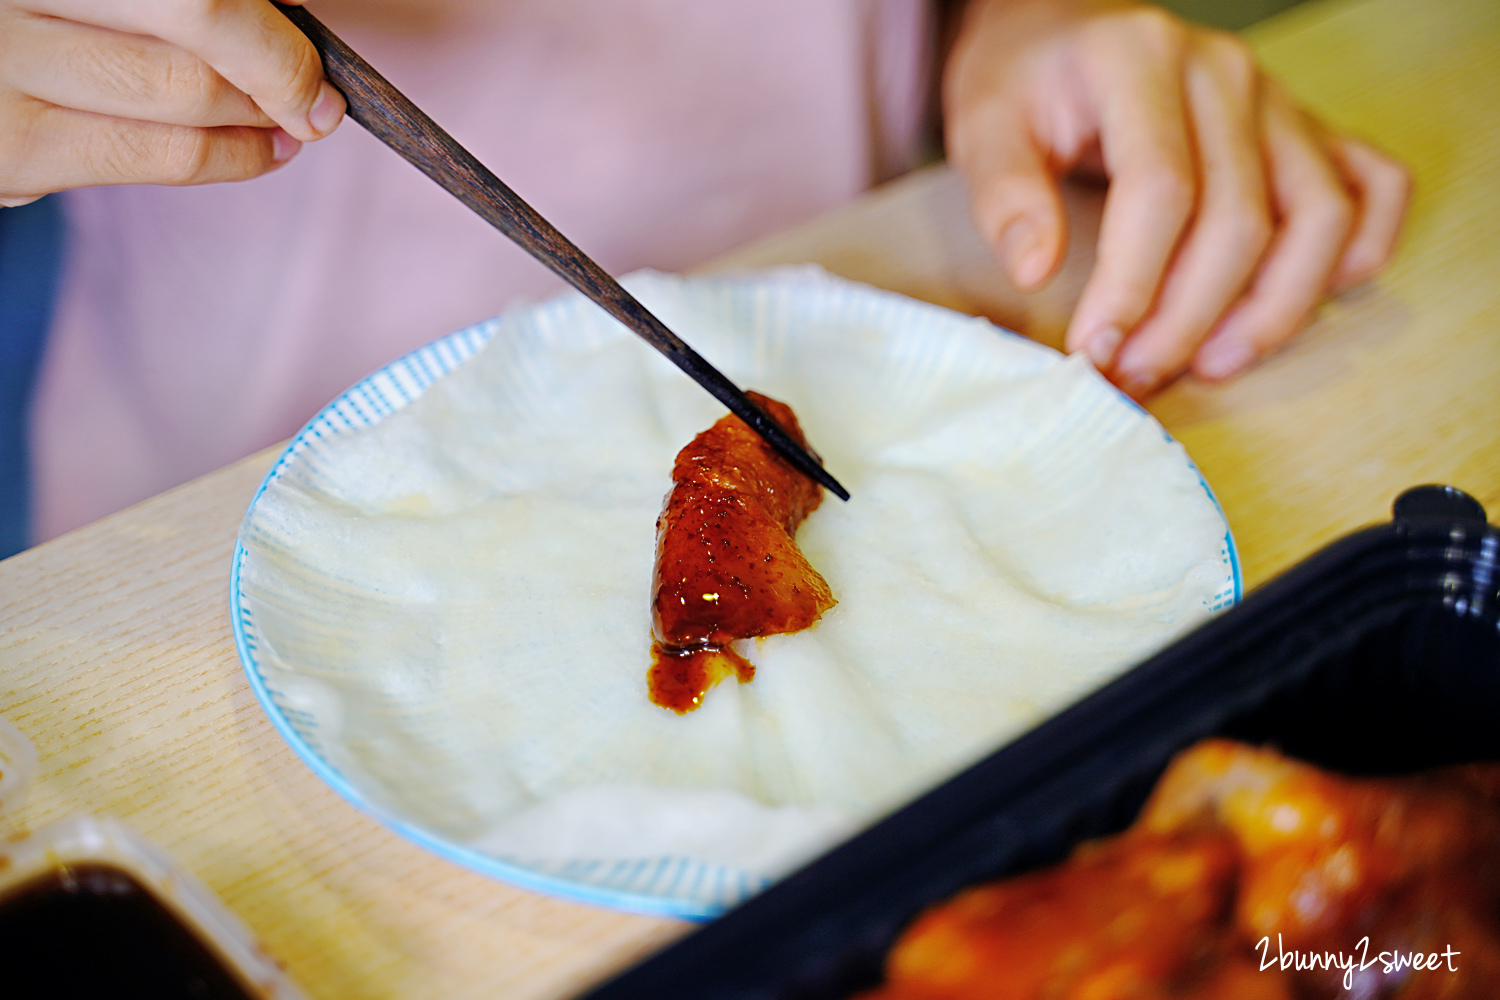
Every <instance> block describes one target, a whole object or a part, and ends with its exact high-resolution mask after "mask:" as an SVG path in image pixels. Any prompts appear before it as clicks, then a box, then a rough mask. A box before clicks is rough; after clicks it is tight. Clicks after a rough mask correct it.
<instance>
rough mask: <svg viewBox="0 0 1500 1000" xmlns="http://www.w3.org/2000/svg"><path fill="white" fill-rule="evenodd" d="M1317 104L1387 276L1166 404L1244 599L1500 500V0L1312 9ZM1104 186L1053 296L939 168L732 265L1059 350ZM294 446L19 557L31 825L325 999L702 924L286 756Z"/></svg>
mask: <svg viewBox="0 0 1500 1000" xmlns="http://www.w3.org/2000/svg"><path fill="white" fill-rule="evenodd" d="M1250 38H1251V40H1252V42H1253V43H1254V45H1255V47H1256V49H1257V50H1258V52H1259V53H1260V54H1261V56H1262V58H1263V59H1264V60H1265V62H1266V64H1267V65H1268V66H1269V67H1270V68H1271V69H1272V70H1273V71H1274V72H1276V73H1277V74H1278V75H1279V76H1280V77H1281V78H1282V79H1283V80H1284V81H1286V83H1287V84H1288V86H1289V87H1290V88H1291V90H1292V91H1293V92H1294V93H1296V94H1297V95H1298V96H1299V97H1300V98H1301V99H1302V100H1303V101H1304V102H1305V103H1307V104H1308V105H1309V106H1310V107H1312V108H1314V109H1315V110H1317V111H1318V112H1319V113H1320V114H1323V115H1325V116H1327V117H1328V118H1330V119H1331V120H1332V121H1334V122H1336V123H1337V124H1339V125H1340V126H1342V127H1346V128H1349V129H1352V130H1355V131H1357V132H1360V133H1362V134H1364V135H1366V136H1368V137H1370V138H1372V139H1374V140H1375V141H1377V142H1378V143H1379V144H1380V145H1382V146H1384V147H1385V148H1387V149H1389V150H1391V151H1392V152H1394V153H1396V154H1397V155H1398V156H1400V157H1402V158H1403V159H1404V160H1406V161H1407V162H1408V163H1409V164H1411V165H1412V167H1413V168H1414V170H1415V173H1416V178H1417V185H1418V187H1417V191H1418V193H1417V198H1416V202H1415V204H1414V206H1413V210H1412V215H1411V220H1410V227H1409V232H1408V235H1407V237H1406V241H1405V243H1404V245H1403V248H1402V250H1401V252H1400V255H1399V257H1398V259H1397V261H1396V262H1395V264H1394V265H1393V266H1392V268H1391V269H1390V270H1389V271H1388V272H1387V273H1386V274H1385V275H1384V276H1383V277H1382V278H1381V279H1380V280H1379V281H1377V282H1376V283H1374V284H1373V285H1370V286H1368V287H1365V288H1362V289H1359V290H1356V291H1354V292H1352V293H1350V294H1348V295H1346V296H1344V297H1342V298H1341V299H1340V300H1338V301H1336V302H1334V303H1332V304H1331V305H1330V306H1329V307H1328V308H1327V309H1326V310H1325V312H1324V314H1323V316H1322V317H1321V318H1320V319H1319V320H1318V321H1317V323H1315V324H1314V326H1313V327H1312V328H1311V329H1310V330H1308V331H1307V333H1306V334H1305V335H1304V336H1303V337H1302V338H1300V339H1299V340H1298V341H1297V342H1296V344H1295V345H1294V346H1293V347H1292V348H1290V349H1289V350H1288V351H1286V352H1284V353H1283V354H1282V355H1280V356H1278V357H1276V358H1274V359H1272V360H1271V361H1270V362H1268V363H1267V364H1266V365H1264V366H1263V367H1262V368H1260V369H1258V370H1257V371H1255V372H1252V373H1251V374H1249V375H1248V376H1246V377H1244V378H1242V379H1240V380H1239V381H1237V382H1235V383H1232V384H1230V385H1227V386H1223V387H1219V388H1208V387H1204V386H1199V385H1195V384H1192V383H1185V384H1182V385H1179V386H1177V387H1175V388H1173V389H1171V390H1169V391H1168V392H1166V393H1164V394H1163V395H1162V396H1161V397H1160V398H1159V399H1158V400H1156V401H1155V402H1153V403H1152V404H1151V407H1150V408H1151V410H1152V411H1153V412H1154V413H1155V414H1156V415H1157V416H1158V417H1159V418H1160V419H1161V420H1162V421H1163V423H1164V424H1165V425H1166V426H1167V428H1168V429H1169V430H1170V431H1171V432H1172V433H1173V434H1174V435H1176V436H1177V437H1178V438H1179V439H1180V440H1181V441H1183V442H1184V444H1185V445H1186V446H1187V448H1188V450H1189V452H1190V454H1191V455H1192V456H1193V458H1194V460H1195V461H1196V462H1197V463H1198V464H1199V466H1200V467H1201V468H1202V469H1203V471H1204V473H1205V475H1206V476H1207V478H1208V480H1209V482H1210V483H1211V484H1212V485H1213V487H1214V489H1215V491H1216V492H1217V493H1218V495H1219V498H1220V500H1221V501H1222V502H1223V504H1224V508H1225V510H1226V512H1227V514H1228V516H1229V519H1230V522H1231V525H1232V527H1233V529H1234V532H1235V535H1236V537H1237V538H1238V541H1239V545H1240V551H1241V555H1242V557H1243V560H1244V565H1245V575H1246V579H1247V582H1248V583H1250V584H1255V583H1258V582H1261V581H1263V580H1265V579H1266V578H1268V577H1270V576H1272V575H1274V574H1275V573H1277V572H1279V571H1281V570H1282V569H1284V568H1286V567H1287V566H1288V565H1290V564H1291V563H1293V562H1295V561H1297V560H1298V559H1300V558H1302V557H1303V556H1305V555H1306V554H1308V553H1309V552H1311V551H1312V550H1314V549H1315V548H1317V547H1318V546H1320V545H1322V544H1324V543H1325V542H1327V541H1329V540H1331V539H1333V538H1334V537H1337V536H1338V535H1340V534H1343V533H1344V532H1346V531H1348V530H1351V529H1353V528H1355V527H1358V526H1359V525H1361V524H1365V523H1368V522H1371V521H1375V520H1380V519H1384V518H1385V517H1386V516H1387V513H1388V509H1389V504H1390V501H1391V499H1392V498H1393V497H1394V496H1395V495H1396V493H1397V492H1399V491H1400V490H1401V489H1403V488H1405V487H1406V486H1409V485H1413V484H1416V483H1420V482H1427V481H1442V482H1448V483H1452V484H1454V485H1457V486H1460V487H1462V488H1464V489H1466V490H1468V491H1469V492H1471V493H1473V494H1474V495H1475V496H1477V497H1478V498H1479V499H1480V500H1481V501H1482V502H1484V503H1485V504H1486V505H1487V506H1488V507H1489V508H1490V509H1491V511H1492V512H1500V408H1497V406H1496V397H1497V395H1500V393H1497V386H1500V5H1497V4H1495V3H1494V2H1493V0H1358V2H1335V3H1318V4H1312V5H1308V6H1305V7H1303V8H1299V9H1297V10H1294V11H1292V12H1290V13H1289V14H1287V15H1284V16H1282V17H1281V18H1278V19H1277V20H1275V21H1273V22H1271V23H1269V24H1267V25H1264V26H1262V27H1260V28H1258V29H1256V30H1255V31H1253V32H1252V33H1251V34H1250ZM1098 200H1099V199H1098V193H1097V192H1089V191H1074V192H1072V193H1071V194H1070V197H1069V206H1070V207H1069V211H1070V214H1071V216H1072V218H1073V220H1074V222H1075V224H1076V225H1077V227H1078V231H1079V235H1078V238H1076V239H1075V241H1074V244H1073V247H1072V249H1071V251H1070V258H1069V262H1068V265H1067V267H1066V268H1065V270H1064V272H1063V274H1062V276H1061V277H1060V278H1059V279H1058V280H1057V281H1056V282H1054V284H1053V285H1052V286H1050V287H1049V288H1047V289H1046V290H1044V291H1043V292H1042V293H1040V294H1038V295H1031V296H1027V295H1021V294H1019V293H1018V292H1016V291H1015V290H1014V289H1013V288H1011V287H1010V286H1009V285H1008V283H1007V282H1005V281H1004V279H1003V278H1002V277H1001V275H1000V273H999V271H998V269H997V268H996V267H995V266H994V264H993V262H992V261H991V259H990V257H989V255H988V253H987V251H986V250H985V248H984V247H983V245H982V244H981V243H980V241H979V240H978V238H977V237H976V236H975V235H974V233H973V230H972V229H971V228H970V226H969V223H968V221H967V216H966V209H965V205H964V194H963V190H962V187H961V185H960V184H959V183H958V181H957V180H956V178H954V176H953V175H952V174H951V173H949V172H948V171H947V170H946V169H945V168H941V167H939V168H933V169H930V170H927V171H924V172H922V173H919V174H917V175H914V176H912V177H910V178H907V179H905V180H903V181H900V182H897V183H896V184H894V185H891V186H890V187H888V188H886V189H884V190H882V191H879V192H876V193H874V194H873V195H871V196H869V197H868V198H866V199H864V200H862V201H861V202H859V203H858V204H856V205H854V206H851V207H850V208H848V209H846V210H844V211H842V212H838V213H835V214H833V215H831V216H828V217H826V218H824V219H820V220H818V221H816V222H814V223H812V224H810V225H808V226H806V227H803V228H801V229H798V230H796V231H794V232H791V233H787V234H784V235H782V236H780V237H777V238H774V239H772V240H769V241H766V242H765V243H762V244H759V245H757V246H754V247H749V248H746V249H745V250H744V251H742V252H740V253H738V254H735V255H733V256H731V257H728V258H725V259H723V260H722V261H719V262H717V263H716V265H715V266H716V267H720V268H729V267H743V266H759V265H767V264H780V263H789V262H798V261H814V262H818V263H821V264H822V265H824V266H825V267H827V268H829V269H830V270H832V271H834V272H836V273H839V274H842V275H845V276H848V277H852V278H856V279H859V280H864V281H869V282H872V283H874V284H877V285H881V286H883V287H887V288H891V289H894V290H897V291H901V292H905V293H908V294H911V295H915V296H917V297H920V298H924V299H928V300H931V301H934V302H938V303H941V304H944V305H948V306H952V307H954V308H958V309H963V310H966V311H969V312H974V313H977V314H982V315H986V316H989V317H991V318H993V319H996V320H998V321H1001V322H1004V323H1006V324H1007V325H1011V326H1015V327H1019V328H1022V329H1025V330H1027V331H1028V332H1031V333H1033V334H1034V335H1035V336H1037V337H1038V339H1040V340H1043V341H1045V342H1051V343H1054V344H1055V343H1056V341H1057V339H1058V337H1059V336H1060V333H1061V330H1062V328H1063V325H1064V323H1065V321H1066V317H1067V312H1068V309H1069V308H1070V306H1071V303H1072V301H1073V299H1074V297H1076V295H1077V291H1078V288H1079V287H1080V284H1081V281H1082V278H1083V276H1084V275H1085V274H1086V272H1087V267H1088V265H1089V260H1090V254H1089V251H1088V245H1089V242H1090V239H1091V236H1092V232H1093V227H1094V225H1095V224H1096V221H1097V214H1098ZM273 457H274V456H273V453H272V452H264V453H262V454H259V455H255V456H252V457H250V458H248V459H246V460H244V461H242V462H240V463H238V464H236V465H233V466H230V467H228V468H226V469H224V470H221V471H219V472H216V473H214V474H212V475H209V476H205V477H204V478H202V479H200V480H197V481H195V482H193V483H190V484H188V485H187V486H184V487H182V488H180V489H178V490H174V491H172V492H170V493H167V494H163V495H162V496H160V497H157V498H154V499H152V500H149V501H147V502H146V503H144V504H141V505H139V506H137V507H135V508H132V509H131V510H128V511H125V512H123V513H121V514H118V515H115V516H113V517H110V518H106V519H105V520H103V521H100V522H98V523H96V524H93V525H90V526H88V527H85V528H83V529H81V530H79V531H76V532H73V533H72V534H69V535H66V536H64V537H62V538H59V539H56V540H55V541H53V542H50V543H48V544H46V545H43V546H40V547H38V548H36V549H33V550H31V551H29V552H25V553H22V554H21V555H19V556H16V557H14V558H12V559H10V560H7V561H5V562H4V563H0V714H3V715H5V716H6V717H7V718H9V719H11V720H12V721H13V722H15V723H16V724H17V725H18V726H19V727H20V728H21V729H22V730H23V731H24V732H25V733H26V734H27V735H28V736H30V738H31V739H32V740H33V741H34V742H35V743H36V744H37V746H38V748H39V750H40V754H41V767H40V777H39V780H38V782H37V784H36V786H35V787H34V788H33V790H32V793H31V796H30V798H29V800H28V803H27V804H26V806H25V807H24V809H23V811H22V812H21V814H20V815H19V816H18V817H16V819H17V820H18V821H19V822H20V823H21V824H22V825H23V826H28V827H35V826H37V825H40V824H42V823H45V822H48V821H50V820H53V819H56V818H59V817H61V816H64V815H67V814H70V813H74V812H80V811H88V812H103V813H109V814H112V815H115V816H117V817H120V818H122V819H124V820H126V821H127V822H129V823H130V824H131V825H132V826H134V827H135V828H136V829H138V830H139V831H141V832H142V833H143V834H145V835H146V836H147V837H148V838H149V839H151V840H153V841H154V842H156V843H157V844H159V845H160V846H161V847H163V848H164V849H166V850H167V851H168V852H169V853H170V854H172V856H173V857H174V858H176V860H177V861H178V862H179V863H180V864H182V865H183V866H184V867H185V868H186V869H188V870H189V871H191V872H193V873H194V874H196V875H197V876H199V877H200V878H202V879H203V880H204V881H205V882H207V883H208V885H209V886H210V887H211V888H212V889H214V890H215V891H216V892H218V893H219V894H220V895H221V896H222V897H223V899H224V900H225V902H226V903H227V904H228V905H229V907H230V908H231V909H232V910H234V911H235V912H236V913H238V914H239V915H240V917H241V918H243V919H244V920H245V921H246V922H247V923H248V924H249V925H250V926H251V928H252V929H253V930H254V931H255V932H256V933H257V934H258V935H259V936H260V937H261V938H262V940H263V941H264V943H265V945H266V947H267V949H268V950H269V951H270V952H271V954H273V955H274V956H276V957H277V958H278V959H279V960H280V961H281V962H283V963H284V964H285V965H286V966H287V967H288V969H289V970H290V972H291V974H292V976H293V977H294V978H295V979H296V980H297V981H298V982H299V983H300V984H301V985H302V986H303V987H304V989H305V990H306V991H307V992H308V993H309V994H310V995H311V996H312V997H314V998H318V1000H324V998H327V1000H332V998H344V997H349V998H354V997H361V998H407V997H454V998H463V997H479V996H486V997H494V996H505V997H522V998H529V997H535V998H542V997H558V996H566V995H569V994H571V993H573V992H576V991H577V990H579V989H581V988H583V987H584V986H585V985H586V984H588V983H590V982H593V981H595V980H597V979H598V978H599V977H601V976H602V975H604V974H605V973H606V972H607V971H608V970H610V969H613V968H616V967H618V966H620V965H621V964H623V963H626V962H628V961H630V960H631V959H633V958H634V957H636V956H638V955H641V954H643V953H644V952H646V951H648V950H650V949H652V948H655V947H657V946H659V945H660V944H661V943H662V942H665V941H667V940H669V939H672V938H673V937H675V936H677V935H678V934H680V933H682V931H683V930H684V927H683V925H680V924H677V923H674V922H670V921H663V920H656V919H649V918H644V917H636V916H630V915H624V914H617V913H612V912H609V911H605V910H600V909H593V908H590V907H585V906H579V905H574V904H570V903H564V902H561V901H558V900H553V899H550V898H547V897H544V896H540V895H535V894H532V893H529V892H525V891H522V890H519V889H514V888H511V887H509V886H506V885H503V884H500V883H497V882H493V881H490V880H488V879H486V878H482V877H480V876H478V875H474V874H472V873H469V872H466V871H464V870H461V869H459V868H456V867H454V866H452V865H450V864H448V863H446V862H443V861H439V860H438V859H436V858H435V857H433V856H431V855H429V854H427V853H426V852H424V851H423V850H421V849H419V848H417V847H415V846H412V845H411V844H409V843H407V842H405V841H404V840H402V839H400V838H399V837H397V836H395V835H393V834H391V833H389V832H387V831H386V830H385V829H384V828H382V827H381V826H379V825H378V824H376V823H375V822H373V821H372V820H370V819H368V818H366V817H364V816H363V815H361V814H360V813H359V812H357V811H356V810H355V809H354V808H352V807H351V806H349V805H348V804H346V803H345V802H344V801H343V800H342V799H340V798H339V797H338V796H337V795H335V794H334V793H333V792H332V791H330V790H329V789H327V788H326V787H325V786H323V785H322V784H321V782H319V781H318V779H316V778H315V777H314V776H313V775H312V773H311V772H310V771H309V770H308V769H307V768H306V767H305V766H304V765H303V764H302V763H301V762H300V761H299V760H298V759H297V758H296V757H295V755H293V754H292V752H291V751H290V750H289V749H288V748H287V747H286V746H285V745H284V744H283V743H282V741H281V740H280V738H279V737H278V736H277V735H276V733H275V732H274V730H272V728H271V727H270V725H269V723H268V722H267V721H266V719H265V716H264V715H263V713H262V712H261V710H260V708H259V706H258V705H257V704H256V702H255V699H254V697H253V695H252V694H251V692H250V690H249V688H248V686H247V685H246V683H245V680H244V677H243V674H242V672H241V670H240V667H239V663H238V661H237V658H236V655H235V652H234V646H233V641H232V638H231V635H230V630H229V614H228V573H229V559H230V553H231V550H232V548H233V543H234V535H235V531H236V529H237V527H238V525H239V521H240V518H241V516H242V515H243V513H244V510H245V508H246V506H247V504H248V503H249V500H250V498H251V496H252V495H253V493H254V491H255V488H256V486H257V484H258V483H259V481H260V479H261V477H262V475H263V474H264V472H265V470H266V468H267V467H268V466H269V464H270V462H271V460H272V458H273Z"/></svg>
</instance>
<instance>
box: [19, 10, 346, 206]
mask: <svg viewBox="0 0 1500 1000" xmlns="http://www.w3.org/2000/svg"><path fill="white" fill-rule="evenodd" d="M291 2H300V0H291ZM343 113H344V99H343V96H342V95H340V94H339V92H338V91H337V90H335V89H334V88H333V86H332V85H331V84H329V83H328V82H327V81H325V80H324V79H323V65H322V62H321V61H320V60H319V58H318V54H317V52H316V51H315V50H314V49H313V47H312V44H311V43H310V42H308V40H307V39H306V38H305V37H304V36H303V35H302V33H301V32H300V31H298V30H297V29H296V28H295V27H294V26H293V25H292V23H291V22H290V21H288V20H287V19H286V18H285V17H284V16H282V14H281V13H280V12H279V11H277V10H276V8H275V7H273V6H271V4H270V3H268V2H267V0H172V2H170V3H168V2H163V0H152V2H149V3H140V2H135V0H0V205H24V204H26V203H27V202H30V201H35V200H36V199H37V198H39V197H41V196H42V195H44V194H49V193H51V192H53V191H61V190H65V189H68V188H76V187H87V186H91V185H96V184H204V183H208V182H211V181H231V180H244V179H246V178H250V177H255V176H257V175H259V174H262V173H265V172H266V171H268V170H271V169H273V168H275V167H277V166H279V165H280V164H282V163H285V162H286V161H287V160H289V159H290V158H291V157H292V156H293V154H295V153H296V152H297V150H298V149H299V148H301V144H302V143H303V142H307V141H311V140H314V139H318V138H321V137H323V136H325V135H327V134H328V133H329V132H331V131H333V129H334V128H335V126H337V125H338V123H339V120H340V119H341V118H342V117H343Z"/></svg>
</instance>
